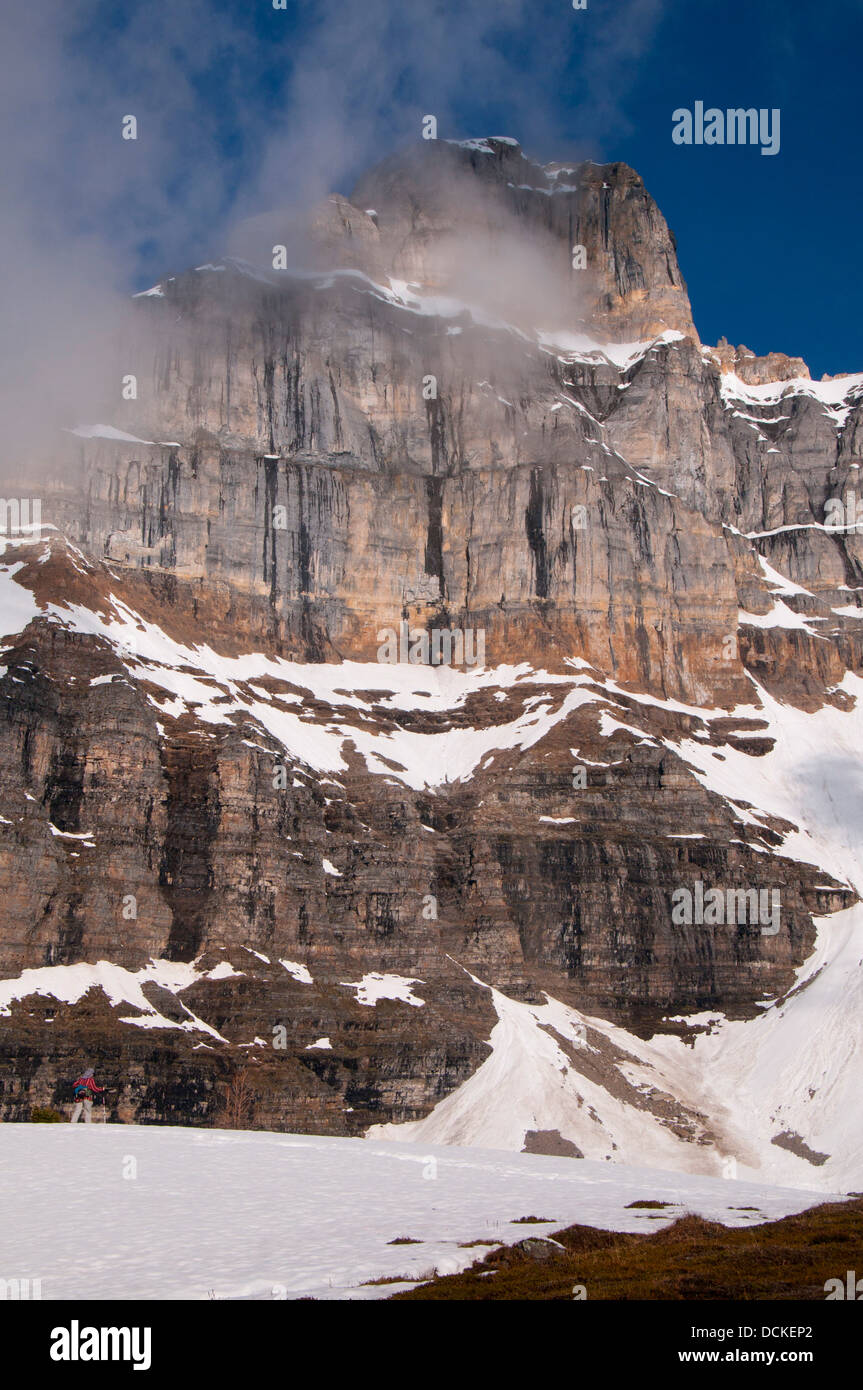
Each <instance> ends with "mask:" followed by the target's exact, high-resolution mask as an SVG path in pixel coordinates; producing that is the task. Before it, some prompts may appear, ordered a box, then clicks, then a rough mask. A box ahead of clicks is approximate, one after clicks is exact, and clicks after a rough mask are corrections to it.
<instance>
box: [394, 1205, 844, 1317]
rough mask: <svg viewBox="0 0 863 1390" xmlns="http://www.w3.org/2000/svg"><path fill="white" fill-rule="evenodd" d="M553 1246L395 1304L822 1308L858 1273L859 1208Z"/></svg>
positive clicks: (575, 1238) (588, 1237)
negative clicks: (833, 1288)
mask: <svg viewBox="0 0 863 1390" xmlns="http://www.w3.org/2000/svg"><path fill="white" fill-rule="evenodd" d="M554 1239H555V1240H557V1241H559V1242H560V1244H561V1245H563V1246H565V1247H566V1249H565V1251H564V1252H562V1253H561V1254H560V1255H558V1256H555V1257H554V1258H552V1259H550V1260H547V1261H545V1262H543V1263H541V1264H540V1263H538V1262H536V1261H535V1260H532V1259H530V1258H528V1257H527V1256H526V1255H525V1254H524V1252H522V1251H518V1250H515V1249H513V1248H511V1247H505V1248H503V1249H498V1250H493V1251H491V1252H490V1253H489V1254H488V1255H486V1256H485V1257H484V1258H483V1259H481V1260H479V1261H478V1262H477V1263H476V1264H474V1265H473V1266H472V1267H471V1268H470V1269H469V1270H465V1271H464V1273H463V1274H453V1275H447V1276H445V1277H442V1278H435V1279H433V1280H432V1281H431V1282H429V1283H428V1284H425V1285H424V1286H423V1287H422V1288H418V1289H412V1290H410V1291H404V1292H402V1293H398V1294H395V1295H394V1298H396V1299H411V1300H413V1299H454V1300H466V1299H531V1300H537V1299H548V1300H559V1299H567V1300H570V1299H572V1296H573V1295H572V1291H573V1286H574V1285H575V1284H583V1285H585V1287H586V1289H587V1297H588V1299H602V1300H606V1299H612V1300H616V1299H620V1300H626V1299H647V1300H656V1299H676V1300H690V1299H735V1300H770V1299H794V1300H797V1299H800V1300H823V1299H824V1296H825V1294H824V1285H825V1283H826V1281H827V1280H828V1279H835V1278H844V1276H845V1271H846V1270H848V1269H857V1268H861V1267H863V1201H860V1200H859V1199H858V1200H856V1201H851V1202H835V1203H834V1202H831V1203H827V1204H825V1205H824V1206H819V1207H815V1208H813V1209H811V1210H809V1211H806V1212H801V1213H800V1214H799V1215H797V1216H787V1217H784V1218H783V1219H782V1220H781V1221H767V1222H764V1223H762V1224H759V1225H754V1224H749V1225H746V1226H744V1227H736V1228H734V1229H730V1228H729V1227H727V1226H722V1225H720V1224H719V1223H718V1222H715V1221H705V1220H703V1219H702V1218H701V1217H700V1216H691V1215H687V1216H683V1217H681V1218H680V1219H679V1220H678V1221H675V1222H674V1223H673V1224H672V1225H670V1226H668V1227H666V1228H665V1229H664V1230H661V1231H653V1232H651V1233H650V1234H646V1233H645V1234H644V1235H642V1234H637V1235H628V1234H622V1233H620V1232H617V1231H600V1230H596V1229H595V1228H594V1227H592V1226H570V1227H568V1228H567V1229H566V1230H562V1231H556V1232H555V1233H554ZM855 1252H856V1253H855ZM491 1273H493V1274H494V1275H495V1277H494V1278H493V1279H492V1278H489V1277H488V1276H489V1274H491Z"/></svg>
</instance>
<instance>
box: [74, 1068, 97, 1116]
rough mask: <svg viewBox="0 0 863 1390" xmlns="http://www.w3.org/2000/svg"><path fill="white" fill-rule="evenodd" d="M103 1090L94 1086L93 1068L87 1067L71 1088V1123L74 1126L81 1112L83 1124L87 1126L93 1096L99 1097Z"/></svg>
mask: <svg viewBox="0 0 863 1390" xmlns="http://www.w3.org/2000/svg"><path fill="white" fill-rule="evenodd" d="M104 1090H105V1087H104V1086H97V1085H96V1078H95V1076H94V1075H93V1068H92V1067H88V1068H87V1070H86V1071H85V1072H83V1073H82V1075H81V1076H79V1077H78V1080H77V1081H76V1082H75V1085H74V1086H73V1087H72V1098H73V1100H74V1101H75V1104H74V1106H73V1108H72V1121H71V1123H72V1124H73V1125H74V1124H75V1123H76V1122H77V1121H78V1120H79V1119H80V1118H81V1111H82V1110H83V1112H84V1124H85V1125H89V1124H90V1123H91V1122H92V1119H93V1096H94V1095H101V1093H102V1092H103V1091H104Z"/></svg>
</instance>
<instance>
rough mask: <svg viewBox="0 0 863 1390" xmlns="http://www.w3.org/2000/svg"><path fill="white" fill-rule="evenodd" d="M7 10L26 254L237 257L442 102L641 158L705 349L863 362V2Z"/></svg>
mask: <svg viewBox="0 0 863 1390" xmlns="http://www.w3.org/2000/svg"><path fill="white" fill-rule="evenodd" d="M3 3H4V7H7V8H8V18H7V23H6V26H5V28H6V32H7V35H8V36H9V37H10V43H9V45H8V46H7V54H6V58H5V60H0V62H3V71H2V73H0V76H2V77H3V78H4V82H3V88H4V91H5V93H6V95H5V97H3V98H0V109H2V115H3V120H4V126H5V128H6V131H7V138H6V143H5V146H4V149H3V151H2V155H0V176H2V177H3V180H4V187H5V189H6V192H7V212H6V214H5V220H4V221H3V222H2V224H0V235H2V234H4V232H5V234H6V239H7V242H10V243H12V244H14V245H15V246H16V247H17V248H19V250H18V254H19V255H20V254H23V253H22V252H21V250H20V248H21V247H28V246H30V247H32V246H33V245H34V244H36V243H38V244H39V245H40V246H42V247H43V248H48V249H51V248H53V249H54V253H55V254H56V255H57V256H61V255H64V256H66V257H67V258H68V264H69V266H70V274H75V270H74V267H75V265H76V264H77V262H76V256H80V257H82V258H83V259H86V260H87V269H86V275H88V276H90V277H95V276H96V275H98V274H104V275H105V276H107V277H109V278H111V279H112V280H113V282H114V283H115V284H117V285H119V286H120V287H121V288H127V289H128V288H132V289H139V288H141V287H143V286H144V284H151V283H152V282H153V281H154V280H155V279H156V278H158V277H159V276H160V275H162V274H164V273H165V272H166V271H169V270H175V269H178V268H182V267H183V266H185V265H188V264H190V263H191V264H194V263H198V262H200V261H201V260H203V259H205V258H206V257H207V256H212V255H217V254H219V253H220V251H222V250H224V248H225V246H226V244H227V239H228V236H229V234H230V227H231V225H232V224H233V223H236V222H237V221H238V220H240V219H242V218H243V217H245V216H249V215H254V214H255V213H258V212H262V211H265V210H268V209H271V208H274V207H279V206H284V205H285V204H287V203H291V202H301V201H303V200H304V199H306V198H307V197H314V196H319V195H321V194H323V193H324V192H327V191H332V190H338V191H341V192H345V193H347V192H349V190H350V187H351V183H352V181H353V178H354V177H355V176H356V174H358V173H359V172H360V171H361V169H362V168H363V167H364V166H365V165H366V164H367V163H369V162H371V161H372V160H374V158H375V157H378V156H381V157H382V156H383V155H385V154H387V153H389V152H390V151H391V150H392V149H393V148H395V147H397V146H399V145H400V144H403V143H405V141H407V140H408V139H410V138H414V137H415V136H416V135H418V133H419V125H420V118H421V116H422V115H424V114H425V113H434V114H436V115H437V116H438V119H439V125H440V134H441V135H445V136H450V137H455V138H461V137H465V136H471V135H481V134H507V135H513V136H515V137H516V138H518V139H519V140H520V141H521V142H522V144H523V145H524V147H525V149H526V151H527V152H528V153H529V154H532V155H535V156H537V157H539V158H541V159H543V160H548V159H552V158H561V157H565V158H571V157H573V156H584V157H590V158H593V159H597V160H618V159H620V160H625V161H626V162H627V163H628V164H631V165H632V166H633V167H634V168H635V169H637V170H638V172H639V173H640V174H641V175H642V177H643V178H644V180H645V182H646V184H647V187H648V189H649V190H650V192H651V193H652V194H653V196H654V197H655V198H656V200H657V202H658V203H659V206H660V208H661V209H662V211H663V213H664V214H665V216H666V218H667V219H668V222H669V224H670V226H671V227H672V230H673V231H674V233H675V235H676V237H677V241H678V249H679V255H680V261H681V266H682V269H683V273H684V276H685V277H686V280H687V283H688V286H689V290H690V295H691V298H692V302H693V309H694V315H695V321H696V324H697V326H698V329H699V332H700V333H701V336H702V338H703V339H704V340H705V341H706V342H715V341H716V339H717V338H718V337H719V336H720V335H722V334H724V335H725V336H727V337H728V338H729V339H730V340H731V341H732V342H734V343H745V344H746V345H747V346H748V347H750V348H752V349H753V350H755V351H757V352H766V351H769V350H771V349H773V350H781V351H786V352H788V353H791V354H798V355H801V356H803V357H804V358H805V359H806V360H807V362H808V363H809V365H810V368H811V370H812V373H813V375H815V376H819V375H821V373H822V372H830V373H833V372H838V371H851V370H855V369H863V342H861V332H860V323H861V289H860V277H859V274H858V273H857V271H858V267H857V259H858V257H857V250H858V233H857V229H858V225H859V219H860V212H861V198H863V195H861V191H860V180H859V177H858V173H857V159H856V158H855V156H856V154H857V144H858V132H859V127H860V123H859V118H858V115H857V108H856V103H857V96H858V91H859V87H860V77H859V70H858V69H859V55H860V53H861V51H863V0H819V3H818V4H817V5H811V4H809V3H807V0H786V2H785V3H782V0H722V3H719V2H718V0H588V8H587V10H585V11H574V10H573V9H572V6H571V3H570V0H553V3H551V2H550V0H471V3H470V4H468V5H465V4H464V3H462V0H459V3H455V0H361V2H360V3H357V2H356V0H352V2H351V3H348V0H288V3H287V8H286V9H285V10H284V11H280V10H274V9H273V6H272V0H252V3H249V0H242V3H241V0H184V3H182V4H180V5H178V4H175V3H173V0H171V2H170V3H169V0H148V3H137V4H134V3H133V4H124V5H123V6H117V5H116V4H115V3H114V0H110V3H109V2H108V0H80V3H79V4H77V5H76V6H72V7H68V6H66V5H64V4H62V3H61V0H35V8H34V9H32V10H30V9H28V10H22V9H21V8H20V7H17V6H13V5H12V4H11V0H3ZM696 100H702V101H704V102H705V104H706V105H707V106H711V105H714V106H717V107H720V108H725V107H728V106H734V107H739V106H744V107H750V106H755V107H759V108H760V107H769V108H772V107H779V108H780V110H781V149H780V152H779V154H778V155H776V156H775V157H768V156H763V155H761V153H760V150H759V149H758V148H757V147H754V148H752V147H743V148H740V147H724V148H723V147H707V146H701V147H696V146H693V147H689V148H687V147H681V146H677V145H674V144H673V143H672V140H671V128H672V120H671V114H672V111H673V110H674V109H675V108H677V107H690V108H691V107H692V106H693V104H694V102H695V101H696ZM127 112H132V113H135V114H136V115H137V116H138V119H139V126H140V134H139V139H138V141H137V142H136V143H134V144H132V143H131V142H129V143H127V144H125V143H123V142H121V141H120V140H119V138H118V132H119V128H120V120H121V117H122V115H124V114H126V113H127ZM10 127H11V138H10V135H9V132H10ZM10 208H11V209H12V211H11V213H10V212H9V209H10ZM7 255H8V253H7ZM82 266H83V260H82ZM80 274H81V275H82V276H84V275H85V270H84V269H83V268H82V269H81V271H80Z"/></svg>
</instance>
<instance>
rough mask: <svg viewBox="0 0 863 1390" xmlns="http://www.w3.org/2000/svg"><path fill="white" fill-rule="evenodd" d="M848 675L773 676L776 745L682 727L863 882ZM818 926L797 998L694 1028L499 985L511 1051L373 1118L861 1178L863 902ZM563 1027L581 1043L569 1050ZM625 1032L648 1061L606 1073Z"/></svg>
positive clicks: (857, 707) (746, 793) (410, 1135)
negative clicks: (815, 684)
mask: <svg viewBox="0 0 863 1390" xmlns="http://www.w3.org/2000/svg"><path fill="white" fill-rule="evenodd" d="M841 688H842V690H843V691H844V693H845V694H846V695H849V696H851V697H852V701H853V703H852V704H851V707H850V708H849V709H839V708H835V707H833V706H829V705H828V706H824V707H823V708H821V709H820V710H817V711H815V712H813V713H804V712H803V711H801V710H797V709H794V708H793V707H791V706H788V705H784V704H782V703H781V702H779V701H778V700H776V699H774V698H773V697H771V696H770V694H769V693H768V692H767V691H766V690H763V689H762V688H761V687H760V686H757V685H756V687H755V689H756V696H757V700H758V704H757V705H754V706H752V707H747V709H746V710H737V711H735V713H736V714H738V715H753V714H754V715H758V716H759V717H761V718H765V719H766V720H767V722H768V724H769V734H770V735H771V736H772V737H773V738H774V739H775V745H774V747H773V750H772V752H770V753H768V754H766V755H761V756H759V757H752V756H750V755H748V754H746V753H744V752H742V751H740V750H739V749H735V748H732V747H730V746H728V745H723V747H722V750H721V752H720V751H719V750H717V749H714V748H710V747H708V746H705V745H703V744H701V743H699V742H698V741H696V740H686V741H685V742H683V743H678V744H672V743H671V741H670V740H667V742H668V746H669V747H672V746H673V747H675V748H676V750H677V751H679V752H680V753H681V754H682V756H683V757H684V758H685V759H686V760H687V762H688V763H689V764H690V765H691V766H692V767H693V768H694V769H695V771H696V773H697V775H698V776H699V778H700V779H701V780H702V781H703V783H704V785H705V786H708V787H709V788H710V789H711V790H713V791H715V792H717V793H718V794H719V795H721V796H723V797H724V798H725V799H726V800H727V801H728V802H729V804H731V805H733V806H734V807H735V809H737V810H738V811H739V812H740V813H741V814H742V815H743V816H744V817H747V816H748V817H749V818H751V819H752V821H753V823H757V820H758V815H759V812H761V813H764V812H766V813H769V814H771V815H775V816H780V817H782V818H783V819H786V820H789V821H792V822H793V823H794V824H796V825H797V826H798V827H799V828H798V829H797V830H795V831H793V832H791V833H789V834H788V835H787V836H786V837H785V840H784V843H783V844H782V846H781V851H782V853H783V854H784V855H786V856H790V857H793V858H799V859H801V860H803V861H805V862H807V863H813V864H817V865H819V866H820V867H821V868H823V869H824V870H825V871H826V872H828V873H830V874H832V875H834V876H835V877H836V878H837V879H839V880H840V881H845V882H847V883H848V884H850V885H851V886H852V887H853V888H854V889H855V890H856V891H857V892H858V893H863V852H861V846H863V798H861V794H860V793H861V782H863V758H861V749H863V706H861V702H860V696H861V694H863V681H861V680H860V679H859V677H857V676H854V675H852V674H848V675H847V676H846V677H845V679H844V680H843V682H842V687H841ZM651 703H653V704H656V703H657V702H656V701H651ZM750 806H753V807H755V808H757V810H755V809H752V810H749V809H748V808H749V807H750ZM818 928H819V934H818V941H817V946H816V949H815V951H814V953H813V955H812V956H811V957H810V959H809V960H808V961H807V962H806V965H805V966H804V967H803V969H802V970H801V971H800V972H799V976H798V979H797V982H796V984H795V986H794V988H793V989H792V990H790V991H789V992H788V993H787V994H786V995H785V996H784V997H783V998H781V999H777V1000H774V1001H771V1002H768V1003H767V1004H766V1005H765V1007H764V1012H763V1014H762V1015H761V1016H759V1017H757V1018H754V1019H750V1020H748V1021H729V1020H726V1019H723V1018H722V1017H721V1016H720V1015H713V1016H712V1017H710V1016H709V1017H707V1018H699V1017H692V1018H690V1019H689V1020H688V1022H689V1023H690V1024H691V1025H692V1036H691V1037H688V1038H687V1039H685V1040H682V1039H680V1038H677V1037H668V1036H665V1037H663V1036H655V1037H654V1038H653V1039H652V1040H651V1041H650V1042H649V1043H648V1042H644V1041H642V1040H641V1039H639V1038H637V1037H635V1036H634V1035H632V1034H630V1033H628V1032H627V1031H626V1030H624V1029H621V1028H617V1027H614V1026H613V1025H611V1024H609V1023H607V1022H605V1021H603V1020H601V1019H597V1018H592V1017H587V1016H586V1015H581V1014H579V1013H577V1012H576V1011H575V1010H572V1009H568V1008H566V1006H564V1005H562V1004H560V1003H558V1002H557V1001H554V1000H552V999H549V1000H548V1002H547V1004H546V1005H545V1006H543V1007H536V1006H530V1005H523V1004H518V1003H515V1002H514V1001H512V1000H508V999H506V998H504V997H503V996H502V995H500V994H499V993H498V992H497V991H495V992H494V1002H495V1007H496V1009H497V1012H498V1015H499V1019H500V1022H499V1023H498V1025H497V1026H496V1027H495V1029H494V1031H493V1033H492V1036H491V1043H492V1046H493V1048H494V1054H493V1056H492V1057H491V1058H490V1059H489V1060H488V1061H487V1062H486V1063H485V1064H484V1066H483V1067H482V1068H480V1070H479V1071H478V1072H477V1073H475V1075H474V1076H472V1077H471V1078H470V1080H469V1081H467V1082H466V1083H465V1084H464V1085H463V1086H462V1087H461V1088H460V1090H459V1091H458V1092H456V1093H454V1094H453V1095H450V1096H448V1097H447V1098H446V1099H445V1100H443V1101H442V1102H441V1103H440V1104H439V1105H438V1106H437V1108H436V1109H435V1111H434V1112H433V1113H432V1114H431V1115H429V1116H428V1117H427V1118H426V1119H424V1120H421V1121H418V1122H416V1123H414V1124H407V1125H386V1126H380V1127H376V1128H375V1130H374V1131H373V1134H374V1136H375V1137H384V1136H385V1137H386V1138H389V1139H399V1138H402V1137H403V1138H405V1139H410V1140H412V1141H418V1142H428V1143H441V1142H445V1143H465V1144H471V1143H482V1144H493V1145H500V1147H502V1148H521V1147H522V1143H523V1141H524V1137H525V1135H526V1134H528V1133H529V1132H530V1131H532V1130H539V1131H543V1130H557V1131H558V1133H559V1134H560V1135H561V1136H562V1138H563V1139H565V1140H567V1141H569V1142H570V1143H572V1144H575V1145H576V1146H577V1147H578V1148H579V1149H580V1150H581V1151H582V1152H583V1153H585V1154H586V1155H587V1156H588V1157H600V1156H607V1155H608V1154H609V1152H612V1153H614V1156H615V1157H619V1158H620V1159H622V1160H623V1161H625V1162H631V1161H633V1159H634V1158H636V1157H647V1158H648V1159H649V1161H650V1162H652V1163H657V1164H662V1165H665V1164H668V1166H670V1167H680V1168H682V1169H683V1170H684V1171H703V1170H704V1167H705V1165H710V1166H711V1167H712V1169H713V1170H714V1171H720V1170H723V1168H724V1170H725V1171H731V1172H740V1173H741V1174H746V1175H747V1176H756V1175H757V1176H758V1178H759V1179H761V1180H765V1179H766V1180H769V1181H771V1182H785V1183H792V1184H800V1185H801V1186H812V1187H819V1188H821V1189H823V1190H825V1191H829V1190H835V1189H837V1188H847V1189H849V1190H850V1189H854V1188H859V1187H860V1186H861V1179H863V1109H861V1106H860V1094H861V1084H863V1060H861V1059H863V906H861V905H856V906H854V907H851V908H848V909H847V910H845V911H843V912H839V913H834V914H832V915H831V916H830V917H826V918H822V919H820V920H819V922H818ZM549 1030H553V1032H554V1034H556V1035H557V1039H558V1041H555V1039H554V1037H553V1036H552V1035H551V1032H550V1031H549ZM561 1039H564V1040H568V1041H569V1042H570V1043H572V1042H575V1044H576V1049H575V1050H573V1049H572V1048H570V1049H569V1051H568V1053H566V1052H564V1051H562V1050H561V1046H560V1042H559V1040H561ZM609 1046H610V1047H612V1048H616V1049H619V1050H620V1051H622V1052H623V1053H625V1054H627V1056H628V1058H629V1059H630V1060H629V1061H628V1063H624V1064H623V1065H622V1066H620V1067H612V1068H609V1067H608V1066H607V1065H606V1066H605V1070H604V1077H603V1082H601V1083H600V1084H597V1081H596V1066H597V1065H598V1064H599V1063H600V1062H604V1061H607V1059H604V1057H603V1054H604V1052H606V1051H607V1049H608V1047H609ZM636 1059H637V1060H636ZM592 1073H593V1075H592ZM621 1074H622V1075H623V1076H625V1077H627V1078H628V1079H629V1080H630V1081H631V1082H632V1083H633V1084H634V1085H635V1086H636V1088H638V1087H641V1088H643V1089H645V1090H647V1091H651V1090H658V1091H660V1092H662V1093H663V1095H664V1096H666V1097H672V1098H673V1099H674V1100H675V1101H676V1102H677V1103H678V1104H679V1105H680V1106H681V1107H683V1109H684V1110H685V1112H686V1115H687V1121H688V1123H689V1124H690V1125H691V1124H692V1117H693V1116H700V1117H701V1119H702V1121H703V1124H702V1125H701V1126H698V1127H693V1128H692V1129H691V1131H690V1133H689V1134H686V1133H685V1132H683V1131H682V1130H681V1129H680V1126H679V1124H675V1125H672V1126H671V1128H669V1125H668V1119H667V1116H666V1118H665V1120H664V1121H663V1120H657V1119H656V1117H655V1116H653V1115H651V1114H649V1113H648V1114H645V1112H644V1110H643V1109H641V1108H639V1105H638V1102H637V1097H634V1096H633V1095H632V1094H630V1095H629V1096H625V1095H621V1094H620V1093H619V1091H620V1075H621ZM615 1090H617V1091H618V1094H615ZM699 1129H700V1133H699ZM696 1135H697V1136H698V1140H699V1142H698V1144H697V1145H693V1143H692V1139H693V1138H695V1137H696ZM729 1159H730V1160H733V1164H732V1165H731V1166H730V1167H729V1166H728V1161H729Z"/></svg>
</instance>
